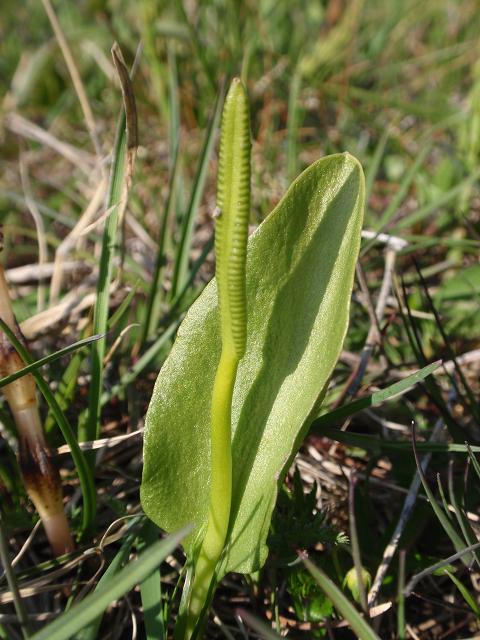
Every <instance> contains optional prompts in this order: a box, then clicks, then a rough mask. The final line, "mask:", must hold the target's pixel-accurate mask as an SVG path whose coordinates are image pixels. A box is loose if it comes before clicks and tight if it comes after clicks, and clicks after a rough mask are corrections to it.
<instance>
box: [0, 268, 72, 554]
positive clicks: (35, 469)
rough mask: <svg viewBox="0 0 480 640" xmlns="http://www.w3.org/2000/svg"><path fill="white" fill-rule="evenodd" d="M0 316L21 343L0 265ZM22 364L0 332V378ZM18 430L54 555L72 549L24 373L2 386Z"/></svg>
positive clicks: (22, 460) (22, 459)
mask: <svg viewBox="0 0 480 640" xmlns="http://www.w3.org/2000/svg"><path fill="white" fill-rule="evenodd" d="M0 317H1V318H2V320H3V321H4V322H5V323H6V324H8V326H9V327H10V328H11V329H12V330H13V331H14V332H15V335H16V336H17V338H18V339H19V340H21V341H22V342H24V339H23V336H22V334H21V331H20V329H19V327H18V325H17V322H16V320H15V316H14V314H13V309H12V305H11V302H10V295H9V291H8V285H7V282H6V280H5V274H4V270H3V266H2V265H0ZM24 366H25V363H24V362H23V360H22V359H21V358H20V356H19V355H18V353H17V352H16V351H15V349H14V348H13V346H12V344H11V343H10V341H9V340H8V338H7V336H6V335H5V334H4V333H3V332H1V331H0V377H2V378H3V377H5V376H8V375H11V374H12V373H15V372H16V371H18V370H19V369H22V368H23V367H24ZM2 391H3V394H4V396H5V398H6V400H7V402H8V404H9V406H10V410H11V412H12V414H13V418H14V420H15V424H16V426H17V430H18V438H19V450H18V459H19V466H20V471H21V474H22V479H23V482H24V484H25V488H26V490H27V492H28V495H29V496H30V499H31V500H32V502H33V504H34V505H35V508H36V509H37V511H38V513H39V515H40V518H41V519H42V522H43V526H44V527H45V532H46V534H47V538H48V540H49V542H50V545H51V547H52V550H53V552H54V554H55V555H57V556H58V555H62V554H64V553H68V552H69V551H72V550H73V548H74V544H73V540H72V536H71V534H70V528H69V525H68V521H67V517H66V515H65V511H64V508H63V499H62V485H61V481H60V475H59V473H58V470H57V469H56V467H55V465H54V464H53V461H52V458H51V455H50V452H49V449H48V445H47V443H46V440H45V436H44V433H43V429H42V424H41V421H40V414H39V411H38V403H37V396H36V387H35V380H34V378H33V376H32V375H31V374H27V375H25V376H23V377H21V378H18V380H15V381H14V382H11V383H10V384H7V385H6V386H4V387H3V388H2Z"/></svg>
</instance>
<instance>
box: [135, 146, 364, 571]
mask: <svg viewBox="0 0 480 640" xmlns="http://www.w3.org/2000/svg"><path fill="white" fill-rule="evenodd" d="M363 204H364V178H363V172H362V170H361V167H360V165H359V164H358V162H357V161H356V160H355V159H354V158H352V156H350V155H349V154H339V155H335V156H330V157H327V158H324V159H322V160H319V161H318V162H316V163H314V164H313V165H312V166H311V167H309V168H308V169H307V170H306V171H305V172H303V174H302V175H301V176H300V177H299V178H298V179H297V180H296V181H295V182H294V183H293V185H292V186H291V187H290V189H289V190H288V192H287V194H286V195H285V197H284V198H283V200H282V201H281V202H280V203H279V205H278V206H277V207H276V208H275V210H274V211H273V212H272V213H271V215H270V216H269V217H268V218H267V219H266V220H265V222H264V223H263V224H262V225H261V226H260V227H259V228H258V230H257V231H256V232H255V233H254V234H253V235H252V237H251V238H250V240H249V247H248V256H247V315H248V329H247V347H246V353H245V357H244V359H243V360H242V362H241V364H240V366H239V369H238V376H237V382H236V386H235V391H234V396H233V406H232V427H233V437H232V451H233V501H232V517H231V521H230V545H229V548H228V556H227V558H226V561H225V563H224V566H223V571H225V572H227V571H232V570H235V571H240V572H251V571H254V570H255V569H258V568H259V567H260V566H261V565H262V564H263V562H264V560H265V558H266V553H267V548H266V543H265V541H266V537H267V533H268V527H269V523H270V518H271V513H272V510H273V507H274V504H275V500H276V494H277V485H278V481H279V479H280V478H281V477H282V473H283V472H284V470H285V468H286V467H287V466H288V463H289V461H290V460H291V457H292V455H294V453H295V452H296V450H297V448H298V446H299V444H300V442H301V439H302V437H303V435H304V433H305V429H306V427H307V426H308V421H309V420H310V418H311V416H312V415H314V413H315V411H316V410H317V409H318V406H317V405H318V401H319V399H320V398H321V397H322V394H323V390H324V389H325V387H326V385H327V384H328V380H329V377H330V375H331V372H332V370H333V367H334V365H335V363H336V361H337V358H338V356H339V353H340V350H341V347H342V343H343V339H344V337H345V333H346V329H347V324H348V314H349V305H350V295H351V290H352V284H353V277H354V270H355V262H356V258H357V255H358V250H359V243H360V231H361V225H362V219H363ZM218 322H219V318H218V306H217V292H216V283H215V281H213V282H211V283H210V284H209V285H208V286H207V287H206V289H205V291H204V292H203V294H202V295H201V296H200V298H199V299H198V300H197V302H196V303H195V304H194V305H193V306H192V308H191V309H190V311H189V312H188V314H187V316H186V317H185V320H184V321H183V323H182V326H181V327H180V329H179V332H178V336H177V341H176V343H175V345H174V347H173V349H172V352H171V354H170V356H169V358H168V359H167V361H166V362H165V364H164V366H163V369H162V371H161V372H160V375H159V377H158V380H157V384H156V386H155V390H154V394H153V396H152V401H151V403H150V408H149V411H148V414H147V420H146V433H145V466H144V476H143V482H142V503H143V507H144V509H145V511H146V513H147V514H148V515H149V516H150V518H152V519H153V520H154V521H155V522H156V523H157V524H158V525H159V526H160V527H161V528H163V529H166V530H167V531H172V530H175V529H177V528H178V527H179V526H181V525H183V524H184V523H186V522H193V523H194V530H193V533H192V535H191V537H190V538H189V540H188V541H187V551H188V550H189V548H190V550H191V546H192V543H194V541H195V539H196V536H198V535H199V534H201V532H202V530H203V527H204V526H205V523H206V521H207V514H208V500H209V482H210V478H209V475H210V470H209V466H210V465H209V455H210V452H209V446H210V445H209V437H210V434H209V429H210V425H209V417H210V402H211V392H212V386H213V379H214V375H215V371H216V367H217V364H218V359H219V356H220V337H219V326H218Z"/></svg>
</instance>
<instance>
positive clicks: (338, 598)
mask: <svg viewBox="0 0 480 640" xmlns="http://www.w3.org/2000/svg"><path fill="white" fill-rule="evenodd" d="M302 560H303V563H304V564H305V566H306V568H307V569H308V571H309V572H310V573H311V575H312V576H313V578H314V579H315V581H316V583H317V584H318V586H319V587H320V589H322V591H323V592H324V593H325V595H326V596H327V598H329V599H330V600H331V601H332V602H333V604H334V606H335V609H336V610H337V611H338V613H339V614H340V615H341V616H342V617H343V618H344V619H345V620H346V621H347V622H348V624H349V625H350V628H351V629H352V631H353V632H354V633H355V635H356V636H357V638H360V640H380V638H379V636H377V634H376V633H375V631H374V630H373V629H372V628H371V627H370V625H369V624H368V623H367V622H366V621H365V620H364V619H363V618H362V616H361V615H360V613H359V612H358V611H357V610H356V609H355V607H354V606H353V604H352V603H351V602H350V601H349V600H348V599H347V598H346V597H345V595H344V594H343V593H342V592H341V590H340V589H339V588H338V587H337V585H336V584H335V583H333V582H332V581H331V580H330V578H329V577H328V576H327V575H326V574H325V573H324V572H323V571H322V570H321V569H319V568H318V567H316V566H315V565H314V564H313V562H311V561H310V560H308V558H303V559H302Z"/></svg>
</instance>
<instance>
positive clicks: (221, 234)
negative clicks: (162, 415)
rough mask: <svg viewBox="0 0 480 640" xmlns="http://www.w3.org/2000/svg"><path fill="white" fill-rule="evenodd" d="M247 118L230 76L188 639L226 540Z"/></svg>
mask: <svg viewBox="0 0 480 640" xmlns="http://www.w3.org/2000/svg"><path fill="white" fill-rule="evenodd" d="M250 146H251V142H250V118H249V109H248V98H247V94H246V91H245V88H244V87H243V85H242V83H241V81H240V80H239V79H238V78H235V79H234V80H233V82H232V84H231V86H230V90H229V92H228V94H227V97H226V100H225V105H224V109H223V114H222V125H221V136H220V158H219V169H218V186H217V205H218V216H217V221H216V228H215V253H216V263H217V266H216V280H217V287H218V299H219V307H220V332H221V340H222V352H221V356H220V362H219V365H218V369H217V372H216V376H215V382H214V387H213V392H212V404H211V487H210V506H209V516H208V525H207V529H206V532H205V537H204V539H203V542H202V546H201V549H200V553H199V556H198V560H197V562H196V564H195V575H194V581H193V586H192V593H191V598H190V606H189V614H188V620H187V633H186V637H187V638H190V637H191V635H192V633H193V630H194V627H195V624H196V622H197V621H198V620H199V618H200V617H201V613H202V609H203V608H204V606H205V604H206V603H207V600H208V595H209V591H210V589H211V588H214V586H215V585H214V582H215V572H216V569H217V567H218V562H219V560H220V558H221V555H222V552H223V550H224V548H225V546H226V543H227V533H228V525H229V520H230V507H231V500H232V451H231V407H232V397H233V388H234V384H235V378H236V375H237V367H238V363H239V362H240V360H241V358H242V356H243V354H244V352H245V344H246V337H247V308H246V280H245V265H246V254H247V236H248V219H249V215H250Z"/></svg>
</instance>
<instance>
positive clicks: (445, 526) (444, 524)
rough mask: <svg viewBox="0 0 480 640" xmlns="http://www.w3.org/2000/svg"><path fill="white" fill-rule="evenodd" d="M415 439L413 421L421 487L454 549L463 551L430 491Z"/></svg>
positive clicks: (469, 559)
mask: <svg viewBox="0 0 480 640" xmlns="http://www.w3.org/2000/svg"><path fill="white" fill-rule="evenodd" d="M415 439H416V438H415V423H413V425H412V447H413V455H414V456H415V463H416V465H417V469H418V475H419V476H420V480H421V481H422V485H423V488H424V489H425V493H426V494H427V498H428V501H429V502H430V505H431V507H432V509H433V511H434V512H435V515H436V516H437V519H438V521H439V522H440V524H441V525H442V527H443V529H444V531H445V533H446V534H447V536H448V537H449V538H450V540H451V542H452V544H453V546H454V548H455V550H456V551H463V550H464V549H465V547H466V546H467V545H466V544H465V542H464V541H463V540H462V538H461V537H460V536H459V535H458V533H457V532H456V530H455V529H454V528H453V526H452V523H451V521H450V518H449V517H448V516H447V515H446V514H445V511H444V510H443V509H442V508H441V507H440V505H439V504H438V502H437V501H436V499H435V496H434V495H433V493H432V491H431V489H430V487H429V485H428V482H427V479H426V477H425V474H424V473H423V468H422V465H421V464H420V459H419V457H418V451H417V446H416V442H415ZM472 559H473V558H472V554H471V553H469V554H468V555H465V556H462V562H463V563H464V564H465V565H466V566H467V567H468V566H469V565H470V564H471V562H472Z"/></svg>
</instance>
